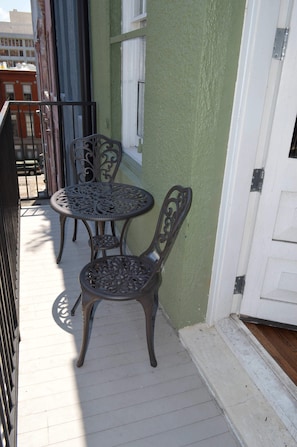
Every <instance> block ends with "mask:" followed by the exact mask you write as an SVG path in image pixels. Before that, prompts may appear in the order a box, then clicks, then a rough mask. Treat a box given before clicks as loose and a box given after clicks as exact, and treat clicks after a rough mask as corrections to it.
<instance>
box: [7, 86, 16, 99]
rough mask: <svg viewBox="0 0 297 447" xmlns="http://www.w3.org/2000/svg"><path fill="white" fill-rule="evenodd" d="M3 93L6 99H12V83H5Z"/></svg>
mask: <svg viewBox="0 0 297 447" xmlns="http://www.w3.org/2000/svg"><path fill="white" fill-rule="evenodd" d="M5 93H6V99H7V100H8V101H13V100H14V85H13V84H5Z"/></svg>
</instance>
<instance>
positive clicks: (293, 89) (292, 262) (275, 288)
mask: <svg viewBox="0 0 297 447" xmlns="http://www.w3.org/2000/svg"><path fill="white" fill-rule="evenodd" d="M289 28H290V30H289V36H288V44H287V50H286V55H285V58H284V60H283V62H280V63H281V64H283V66H282V71H281V77H280V82H279V89H278V94H277V98H276V103H275V104H276V107H275V110H274V115H273V121H272V131H271V134H270V135H269V138H270V140H269V144H268V152H267V154H268V155H267V158H266V163H265V176H264V184H263V189H262V193H261V195H260V200H259V207H258V213H257V218H256V224H255V230H254V235H253V240H252V245H251V251H250V257H249V262H248V266H247V272H246V283H245V289H244V293H243V298H242V303H241V307H240V314H241V315H242V316H250V317H253V318H256V319H261V320H269V321H273V322H277V323H283V324H288V325H293V326H297V158H294V157H293V156H292V155H294V154H292V151H291V155H290V148H291V146H292V138H293V133H294V127H295V122H296V115H297V2H296V1H294V2H293V9H292V15H291V23H290V27H289ZM295 144H296V143H295ZM296 149H297V148H296ZM252 194H253V193H252Z"/></svg>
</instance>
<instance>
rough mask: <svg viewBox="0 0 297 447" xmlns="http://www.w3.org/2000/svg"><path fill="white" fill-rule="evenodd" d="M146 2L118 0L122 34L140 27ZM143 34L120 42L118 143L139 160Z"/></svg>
mask: <svg viewBox="0 0 297 447" xmlns="http://www.w3.org/2000/svg"><path fill="white" fill-rule="evenodd" d="M145 8H146V1H145V0H130V1H127V0H123V1H122V33H127V32H129V31H133V30H135V29H139V28H141V27H144V26H145V24H146V9H145ZM145 48H146V40H145V37H138V38H134V39H129V40H126V41H124V42H122V143H123V147H124V150H125V152H127V153H128V154H129V155H130V156H131V157H133V158H134V159H135V160H136V161H138V162H139V163H141V153H140V152H141V150H140V148H141V145H142V143H143V137H144V131H143V130H144V89H145Z"/></svg>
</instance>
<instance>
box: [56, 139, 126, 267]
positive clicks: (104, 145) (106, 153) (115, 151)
mask: <svg viewBox="0 0 297 447" xmlns="http://www.w3.org/2000/svg"><path fill="white" fill-rule="evenodd" d="M70 157H71V162H72V167H73V173H74V182H75V183H85V182H113V181H114V179H115V176H116V174H117V172H118V169H119V166H120V163H121V160H122V144H121V143H120V142H119V141H116V140H112V139H111V138H108V137H106V136H104V135H101V134H93V135H89V136H87V137H82V138H76V139H75V140H73V141H72V142H71V144H70ZM63 219H64V222H61V241H60V250H59V254H58V256H57V264H59V262H60V260H61V257H62V253H63V247H64V228H65V219H66V218H65V217H63ZM111 229H112V234H105V232H104V231H103V232H102V231H101V234H99V231H98V225H97V226H96V234H95V236H94V237H93V244H94V258H96V257H97V253H98V251H99V250H102V251H103V253H104V254H105V250H110V249H112V248H116V247H118V246H119V240H118V238H117V237H116V235H115V229H114V223H113V222H111ZM76 236H77V220H76V219H75V221H74V231H73V237H72V240H73V241H75V240H76Z"/></svg>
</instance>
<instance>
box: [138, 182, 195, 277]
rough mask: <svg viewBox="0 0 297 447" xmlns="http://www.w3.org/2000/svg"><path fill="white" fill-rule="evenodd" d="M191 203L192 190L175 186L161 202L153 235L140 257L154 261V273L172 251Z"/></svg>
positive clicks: (159, 268) (160, 267)
mask: <svg viewBox="0 0 297 447" xmlns="http://www.w3.org/2000/svg"><path fill="white" fill-rule="evenodd" d="M191 203H192V189H191V188H189V187H187V188H183V187H182V186H179V185H176V186H173V187H172V188H170V190H169V191H168V193H167V194H166V196H165V199H164V201H163V205H162V208H161V210H160V214H159V218H158V221H157V225H156V229H155V234H154V237H153V240H152V242H151V244H150V245H149V247H148V248H147V249H146V250H145V251H144V252H143V253H142V255H141V256H144V257H148V258H150V259H152V260H154V262H155V263H156V264H155V273H156V272H158V271H160V270H161V269H162V267H163V265H164V263H165V261H166V259H167V257H168V255H169V253H170V251H171V249H172V246H173V244H174V242H175V239H176V237H177V235H178V232H179V230H180V228H181V226H182V224H183V221H184V220H185V218H186V216H187V214H188V211H189V209H190V207H191Z"/></svg>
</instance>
